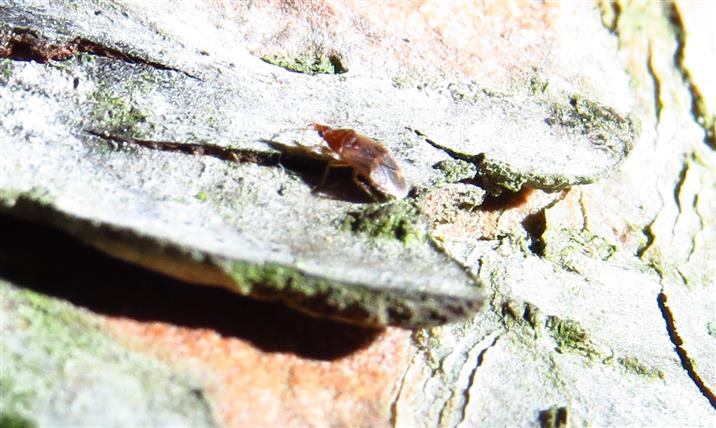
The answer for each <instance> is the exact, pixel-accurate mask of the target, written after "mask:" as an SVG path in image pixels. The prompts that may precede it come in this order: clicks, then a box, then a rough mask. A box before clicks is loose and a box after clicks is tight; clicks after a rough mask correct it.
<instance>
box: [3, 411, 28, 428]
mask: <svg viewBox="0 0 716 428" xmlns="http://www.w3.org/2000/svg"><path fill="white" fill-rule="evenodd" d="M36 426H37V424H36V423H35V422H33V421H32V420H30V419H29V418H26V417H24V416H21V415H19V414H17V413H12V412H0V428H34V427H36Z"/></svg>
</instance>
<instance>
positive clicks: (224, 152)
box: [84, 129, 330, 181]
mask: <svg viewBox="0 0 716 428" xmlns="http://www.w3.org/2000/svg"><path fill="white" fill-rule="evenodd" d="M84 132H85V133H87V134H89V135H92V136H95V137H98V138H100V139H102V140H104V141H108V142H111V143H113V144H117V143H119V144H128V145H134V146H139V147H144V148H147V149H150V150H159V151H166V152H180V153H185V154H188V155H194V156H211V157H215V158H218V159H221V160H224V161H229V162H236V163H250V164H254V165H258V166H266V167H279V168H286V169H288V170H289V171H291V172H293V173H295V174H297V175H298V176H300V177H302V178H303V179H304V180H306V181H310V180H307V177H309V176H310V177H320V175H321V174H322V172H323V171H324V169H325V167H326V163H327V162H329V161H330V159H326V158H325V157H324V156H320V155H317V154H315V153H312V152H311V153H309V152H307V151H306V150H305V149H302V148H301V147H291V146H288V145H285V144H280V143H276V142H274V141H271V140H260V141H261V142H263V143H265V144H267V145H269V146H270V147H271V148H273V149H275V150H276V151H275V152H271V151H261V150H252V149H237V148H230V147H224V146H219V145H216V144H209V143H201V144H198V143H188V142H179V141H157V140H145V139H140V138H131V137H124V136H121V135H114V134H110V133H109V132H107V131H99V130H95V129H85V131H84Z"/></svg>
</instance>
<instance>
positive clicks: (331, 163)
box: [313, 160, 349, 193]
mask: <svg viewBox="0 0 716 428" xmlns="http://www.w3.org/2000/svg"><path fill="white" fill-rule="evenodd" d="M347 166H349V165H348V164H346V163H343V162H341V161H336V160H332V161H329V162H328V163H327V164H326V169H324V170H323V177H321V183H320V184H319V185H318V186H316V187H315V188H314V189H313V193H316V192H317V191H318V190H320V189H322V188H323V186H324V185H325V184H326V180H328V172H329V171H330V169H331V168H345V167H347Z"/></svg>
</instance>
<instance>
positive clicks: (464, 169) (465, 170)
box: [433, 159, 477, 183]
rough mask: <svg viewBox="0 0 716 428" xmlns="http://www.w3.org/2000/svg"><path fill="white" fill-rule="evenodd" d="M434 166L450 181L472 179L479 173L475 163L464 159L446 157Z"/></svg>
mask: <svg viewBox="0 0 716 428" xmlns="http://www.w3.org/2000/svg"><path fill="white" fill-rule="evenodd" d="M433 168H435V169H437V170H438V171H440V172H441V173H442V175H443V178H444V180H445V181H446V182H448V183H455V182H458V181H462V180H467V179H471V178H474V177H475V174H477V167H476V166H475V164H473V163H471V162H467V161H464V160H462V159H446V160H443V161H440V162H438V163H436V164H435V165H433Z"/></svg>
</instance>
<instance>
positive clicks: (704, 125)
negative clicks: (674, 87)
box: [667, 2, 716, 149]
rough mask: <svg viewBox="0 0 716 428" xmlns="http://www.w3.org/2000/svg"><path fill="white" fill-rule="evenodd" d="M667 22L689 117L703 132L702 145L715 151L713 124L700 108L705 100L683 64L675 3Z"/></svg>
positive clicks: (680, 22)
mask: <svg viewBox="0 0 716 428" xmlns="http://www.w3.org/2000/svg"><path fill="white" fill-rule="evenodd" d="M668 14H669V16H668V17H667V19H669V22H670V23H671V25H672V27H673V29H674V36H675V39H676V51H675V52H674V68H676V70H677V71H678V72H679V75H680V76H681V78H682V79H683V80H684V83H686V87H687V90H688V91H689V95H691V116H692V117H693V118H694V121H695V122H696V124H697V125H699V126H700V127H701V129H703V130H704V143H705V144H706V145H707V146H710V147H711V148H712V149H716V133H715V132H714V124H713V123H711V124H710V126H709V124H708V119H707V117H706V116H708V113H709V112H708V111H706V109H705V107H702V105H701V104H702V101H701V100H702V99H703V98H705V96H704V94H702V93H701V91H700V90H699V87H698V86H697V85H696V83H695V82H694V78H693V77H692V76H691V72H690V71H689V68H688V67H687V66H686V63H685V47H686V30H685V29H684V22H683V20H682V19H681V14H680V13H679V8H678V6H677V5H676V2H671V4H670V7H669V10H668Z"/></svg>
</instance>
